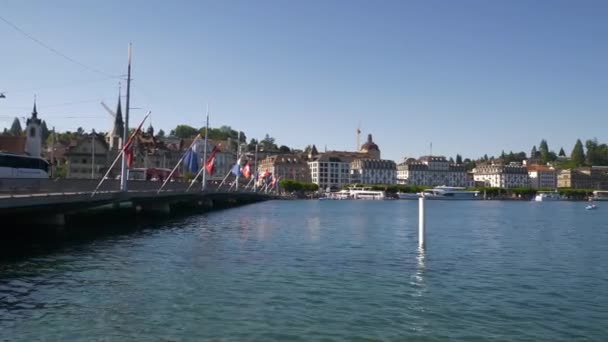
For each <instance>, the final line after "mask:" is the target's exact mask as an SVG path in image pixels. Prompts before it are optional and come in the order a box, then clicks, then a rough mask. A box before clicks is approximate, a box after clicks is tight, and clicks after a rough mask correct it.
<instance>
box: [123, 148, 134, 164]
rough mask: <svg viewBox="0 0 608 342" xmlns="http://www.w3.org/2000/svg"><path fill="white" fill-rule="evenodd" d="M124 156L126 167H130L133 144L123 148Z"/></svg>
mask: <svg viewBox="0 0 608 342" xmlns="http://www.w3.org/2000/svg"><path fill="white" fill-rule="evenodd" d="M125 157H126V158H127V168H129V169H130V168H131V165H133V146H127V148H126V149H125Z"/></svg>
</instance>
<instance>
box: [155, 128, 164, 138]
mask: <svg viewBox="0 0 608 342" xmlns="http://www.w3.org/2000/svg"><path fill="white" fill-rule="evenodd" d="M156 136H157V137H159V138H164V137H165V131H163V130H162V129H160V130H158V133H156Z"/></svg>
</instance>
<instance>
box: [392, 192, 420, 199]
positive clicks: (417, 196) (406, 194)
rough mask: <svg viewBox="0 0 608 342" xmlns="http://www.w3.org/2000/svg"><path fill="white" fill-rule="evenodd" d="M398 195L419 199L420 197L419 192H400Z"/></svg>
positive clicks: (400, 197)
mask: <svg viewBox="0 0 608 342" xmlns="http://www.w3.org/2000/svg"><path fill="white" fill-rule="evenodd" d="M397 196H398V197H399V199H419V198H420V194H419V193H412V192H398V193H397Z"/></svg>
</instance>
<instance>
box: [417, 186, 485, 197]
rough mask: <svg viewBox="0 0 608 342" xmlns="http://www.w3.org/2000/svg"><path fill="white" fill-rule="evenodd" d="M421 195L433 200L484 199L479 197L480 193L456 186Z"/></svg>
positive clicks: (435, 188) (434, 189)
mask: <svg viewBox="0 0 608 342" xmlns="http://www.w3.org/2000/svg"><path fill="white" fill-rule="evenodd" d="M421 195H422V197H424V198H426V199H432V200H434V199H442V200H480V199H482V198H483V197H482V196H480V195H479V191H469V190H466V188H462V187H454V186H437V187H434V188H432V189H427V190H424V191H423V192H422V193H421Z"/></svg>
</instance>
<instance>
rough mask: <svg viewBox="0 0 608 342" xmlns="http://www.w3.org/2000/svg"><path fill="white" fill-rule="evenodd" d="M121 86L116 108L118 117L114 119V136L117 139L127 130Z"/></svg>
mask: <svg viewBox="0 0 608 342" xmlns="http://www.w3.org/2000/svg"><path fill="white" fill-rule="evenodd" d="M120 91H121V89H120V84H119V86H118V106H117V108H116V117H115V118H114V129H113V130H112V134H113V135H114V136H117V137H122V135H123V133H124V132H123V131H124V129H125V126H124V122H123V121H122V106H121V104H120Z"/></svg>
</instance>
